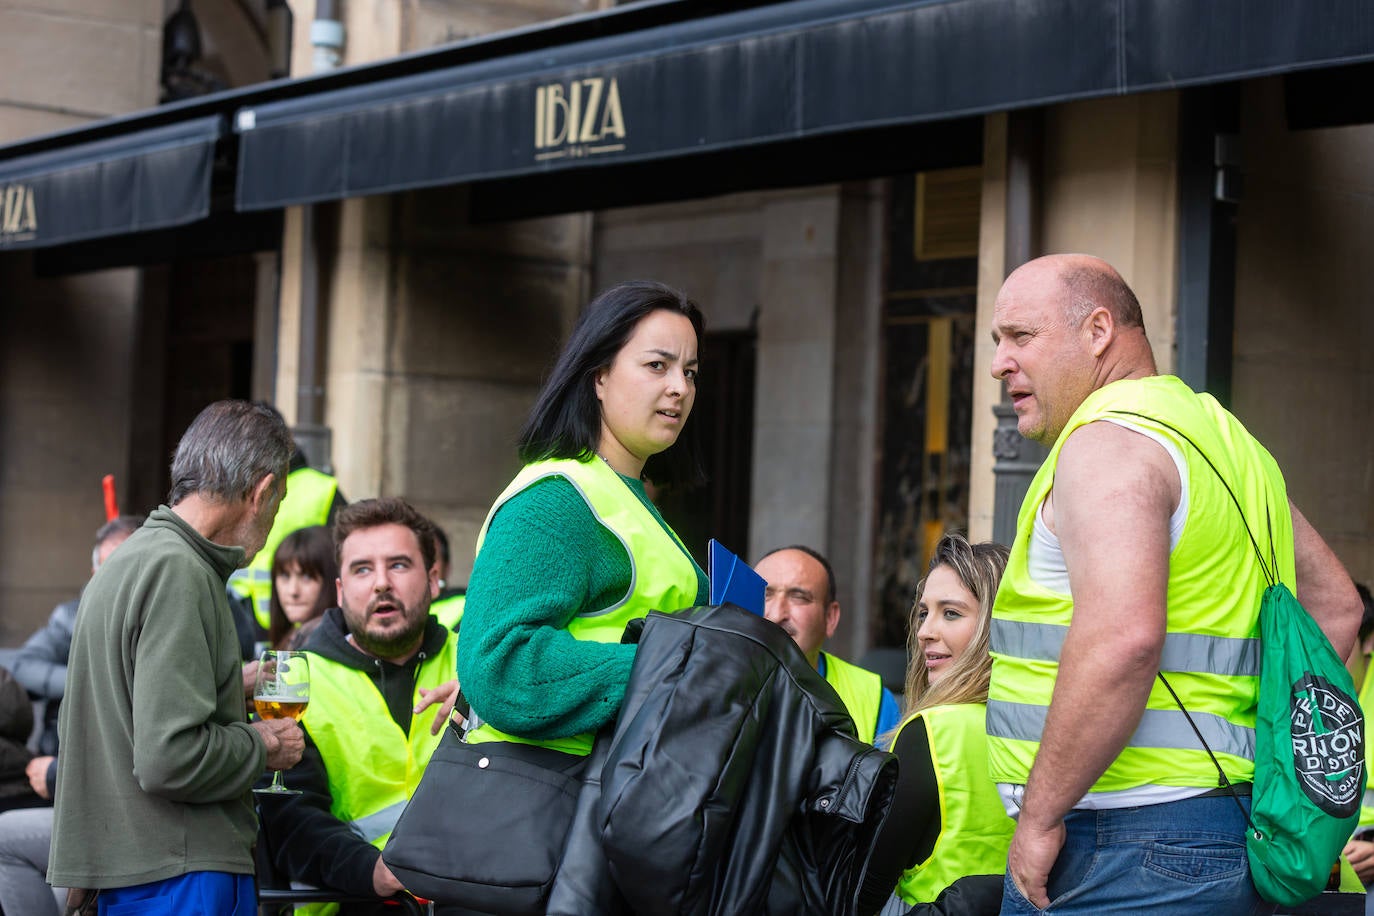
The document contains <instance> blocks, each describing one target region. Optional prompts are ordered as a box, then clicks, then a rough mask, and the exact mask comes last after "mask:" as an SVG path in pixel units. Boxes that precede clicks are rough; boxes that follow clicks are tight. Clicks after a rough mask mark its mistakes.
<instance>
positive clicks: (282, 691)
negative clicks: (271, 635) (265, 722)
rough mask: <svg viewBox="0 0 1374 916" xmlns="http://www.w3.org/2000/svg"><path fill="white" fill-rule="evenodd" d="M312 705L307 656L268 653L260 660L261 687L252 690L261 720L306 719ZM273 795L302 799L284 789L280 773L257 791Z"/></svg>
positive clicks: (270, 651)
mask: <svg viewBox="0 0 1374 916" xmlns="http://www.w3.org/2000/svg"><path fill="white" fill-rule="evenodd" d="M309 702H310V661H309V658H308V657H307V656H306V654H305V653H304V652H288V651H286V650H280V651H278V650H273V649H268V650H267V651H266V652H263V653H262V657H261V658H260V659H258V683H257V687H255V688H254V690H253V707H254V708H255V709H256V710H257V713H258V718H260V719H296V720H299V719H300V717H301V716H303V715H305V705H306V704H307V703H309ZM253 791H254V792H262V793H265V794H271V795H300V794H301V793H300V792H299V791H298V790H296V789H288V788H287V787H286V786H284V785H282V781H281V770H277V771H276V772H275V773H273V774H272V784H271V785H270V786H268V787H267V788H265V789H254V790H253Z"/></svg>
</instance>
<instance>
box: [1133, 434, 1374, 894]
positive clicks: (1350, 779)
mask: <svg viewBox="0 0 1374 916" xmlns="http://www.w3.org/2000/svg"><path fill="white" fill-rule="evenodd" d="M1115 412H1117V413H1121V414H1127V415H1130V416H1136V417H1141V418H1142V419H1147V420H1151V421H1153V422H1155V423H1158V424H1159V425H1161V426H1164V427H1167V428H1168V429H1171V430H1173V431H1174V432H1175V433H1177V434H1178V435H1179V436H1182V437H1183V438H1184V439H1185V440H1186V441H1187V442H1188V444H1189V445H1191V446H1192V447H1193V448H1195V449H1197V452H1198V454H1199V455H1201V456H1202V460H1203V461H1206V462H1207V464H1208V465H1209V466H1210V467H1211V468H1212V470H1213V471H1214V472H1215V473H1216V475H1217V478H1218V479H1219V480H1221V484H1222V486H1224V487H1226V491H1227V492H1228V493H1230V494H1231V501H1232V502H1233V503H1234V504H1235V506H1236V511H1237V512H1240V514H1241V521H1242V523H1244V525H1245V530H1246V532H1247V533H1248V534H1249V535H1250V546H1251V547H1253V548H1254V551H1255V558H1256V560H1258V561H1259V565H1260V568H1261V569H1262V570H1263V571H1264V578H1265V581H1266V582H1268V583H1269V587H1268V588H1266V589H1265V590H1264V595H1263V596H1262V597H1261V599H1260V612H1259V638H1260V644H1261V658H1260V665H1261V667H1260V678H1259V703H1258V707H1257V710H1256V714H1255V782H1254V787H1253V789H1252V796H1251V801H1250V814H1249V815H1248V818H1249V825H1250V832H1249V833H1248V834H1246V839H1245V850H1246V853H1247V854H1248V857H1249V859H1250V878H1251V880H1252V881H1254V883H1255V890H1256V891H1258V892H1259V895H1260V896H1261V897H1263V898H1264V899H1265V900H1268V901H1269V902H1270V903H1277V904H1280V905H1281V906H1295V905H1297V904H1299V903H1302V902H1304V901H1306V900H1310V899H1312V898H1313V897H1315V896H1316V895H1317V894H1319V893H1321V892H1322V890H1323V889H1324V888H1325V887H1326V882H1327V879H1328V878H1329V877H1330V876H1331V870H1332V866H1334V865H1336V863H1337V862H1339V861H1340V856H1341V850H1342V849H1343V848H1344V847H1345V844H1346V842H1347V841H1349V839H1350V835H1351V834H1352V833H1354V831H1355V826H1356V824H1357V823H1358V822H1359V819H1360V801H1361V799H1362V797H1363V795H1364V786H1365V778H1366V776H1367V774H1366V773H1365V765H1364V742H1365V735H1364V714H1363V713H1362V712H1361V711H1360V704H1359V703H1358V702H1356V700H1355V683H1354V681H1353V680H1352V678H1351V677H1350V672H1349V671H1347V670H1346V668H1345V663H1344V662H1343V661H1342V660H1341V658H1340V657H1339V656H1337V655H1336V650H1335V649H1334V648H1332V646H1331V641H1330V640H1328V639H1327V638H1326V634H1325V633H1323V632H1322V631H1321V627H1319V626H1317V622H1316V621H1315V620H1313V619H1312V615H1311V614H1309V613H1307V610H1306V608H1304V607H1303V606H1302V605H1301V604H1300V603H1299V602H1298V599H1297V598H1296V597H1295V596H1294V595H1293V593H1292V592H1291V591H1289V590H1288V586H1286V585H1284V584H1283V583H1282V582H1281V581H1280V580H1279V573H1278V570H1279V563H1278V558H1277V556H1275V554H1274V543H1273V542H1274V539H1273V534H1272V531H1271V532H1270V537H1269V556H1268V557H1265V555H1264V553H1263V552H1262V551H1261V550H1260V546H1259V541H1258V540H1256V538H1255V533H1254V529H1252V528H1251V527H1250V523H1249V520H1248V519H1246V518H1245V513H1244V511H1242V510H1241V507H1240V500H1238V499H1236V494H1235V492H1234V491H1233V490H1232V489H1231V487H1230V485H1229V484H1227V482H1226V478H1225V477H1222V475H1221V471H1219V470H1217V466H1216V465H1215V464H1212V459H1210V458H1208V457H1207V454H1206V453H1205V452H1203V451H1202V449H1201V448H1198V445H1197V443H1196V442H1194V441H1193V440H1192V439H1190V438H1189V437H1188V436H1187V434H1185V433H1183V432H1182V431H1180V430H1178V429H1175V428H1174V427H1173V426H1171V425H1170V424H1168V423H1165V422H1164V421H1162V420H1158V419H1155V418H1153V417H1146V416H1145V415H1144V414H1137V413H1131V412H1129V411H1115ZM1284 509H1285V511H1286V510H1287V506H1284ZM1159 679H1160V680H1161V681H1163V683H1164V686H1165V687H1166V688H1167V689H1168V691H1169V693H1170V694H1171V695H1172V696H1173V698H1174V702H1175V703H1177V704H1178V708H1179V709H1181V710H1183V714H1184V716H1185V717H1187V719H1188V724H1189V725H1191V726H1192V727H1193V731H1194V732H1196V733H1197V737H1198V740H1199V741H1200V742H1201V743H1202V746H1203V748H1205V749H1206V751H1207V753H1208V755H1209V756H1211V758H1212V763H1213V764H1214V765H1215V766H1216V768H1217V774H1218V775H1219V776H1220V779H1221V785H1222V786H1225V787H1227V788H1230V789H1231V794H1232V797H1236V792H1235V789H1234V787H1232V786H1231V782H1230V780H1229V779H1228V778H1227V776H1226V773H1225V772H1224V771H1223V770H1222V768H1221V764H1220V763H1219V762H1218V761H1217V758H1216V755H1215V754H1212V749H1211V748H1210V747H1208V746H1207V740H1206V739H1205V738H1203V737H1202V732H1201V731H1199V730H1198V727H1197V724H1196V723H1194V722H1193V717H1192V716H1191V715H1189V713H1188V710H1187V708H1186V707H1184V705H1183V702H1182V701H1181V700H1180V699H1179V698H1178V694H1177V693H1175V692H1174V688H1173V687H1171V686H1169V682H1168V681H1167V680H1165V678H1164V674H1163V672H1161V673H1160V675H1159ZM1236 804H1237V805H1240V799H1239V798H1238V797H1236ZM1241 810H1242V812H1243V811H1244V806H1241Z"/></svg>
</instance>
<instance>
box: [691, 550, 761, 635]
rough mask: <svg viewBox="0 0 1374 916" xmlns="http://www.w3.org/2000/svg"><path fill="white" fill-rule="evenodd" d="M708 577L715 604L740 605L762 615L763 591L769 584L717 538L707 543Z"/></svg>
mask: <svg viewBox="0 0 1374 916" xmlns="http://www.w3.org/2000/svg"><path fill="white" fill-rule="evenodd" d="M706 565H707V567H709V568H708V569H707V574H708V575H709V576H710V579H711V603H712V604H725V603H727V602H728V603H730V604H737V605H739V606H740V607H742V608H744V609H745V610H746V611H752V612H753V613H755V614H758V615H759V616H760V617H762V616H763V590H764V589H765V588H767V586H768V583H766V582H764V581H763V577H762V576H760V575H759V574H758V573H756V572H754V569H753V567H751V566H750V565H749V564H748V563H746V562H744V561H743V560H741V559H740V558H739V557H737V556H735V555H734V554H733V553H731V552H730V551H729V550H727V549H725V547H724V546H722V545H721V543H720V541H717V540H716V539H715V538H711V540H709V541H707V542H706Z"/></svg>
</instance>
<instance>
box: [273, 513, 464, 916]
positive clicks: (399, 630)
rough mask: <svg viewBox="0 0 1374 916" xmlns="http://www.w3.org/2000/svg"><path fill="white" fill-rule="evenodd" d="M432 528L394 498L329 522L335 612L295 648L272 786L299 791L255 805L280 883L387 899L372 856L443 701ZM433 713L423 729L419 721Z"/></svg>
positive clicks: (424, 751) (381, 866)
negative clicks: (294, 693)
mask: <svg viewBox="0 0 1374 916" xmlns="http://www.w3.org/2000/svg"><path fill="white" fill-rule="evenodd" d="M433 527H434V526H433V524H432V523H431V522H430V521H429V520H428V519H426V518H425V517H424V516H422V515H420V513H418V512H416V511H415V509H414V508H412V507H411V506H410V505H409V504H408V503H406V502H405V501H404V500H401V499H395V498H386V499H369V500H363V501H362V502H357V503H354V504H352V505H350V506H348V507H346V508H344V509H342V510H341V511H340V512H339V514H338V516H337V517H336V518H335V520H334V544H335V549H336V551H337V553H338V560H339V578H338V580H337V583H336V584H337V588H338V600H339V607H337V608H330V609H329V610H328V611H326V612H325V616H324V618H323V619H322V620H321V621H320V625H319V626H318V627H317V628H316V629H315V631H314V633H312V634H311V636H310V638H309V640H308V641H307V642H306V644H305V651H306V652H308V653H309V659H310V684H311V687H310V705H309V706H308V707H307V709H306V713H305V716H304V718H302V720H301V724H302V725H303V726H305V732H306V741H305V753H304V755H303V757H302V758H301V763H300V764H299V765H298V766H297V767H296V768H295V770H294V771H293V772H292V773H291V775H290V778H289V779H287V780H286V784H287V786H288V787H289V788H293V789H297V790H299V791H300V792H301V793H302V794H300V795H296V796H289V797H282V798H273V797H267V798H266V799H265V801H264V802H263V825H264V830H265V832H266V841H267V843H268V845H269V849H270V850H271V855H272V857H273V859H274V861H275V863H276V866H277V868H278V869H279V870H280V871H282V872H284V873H285V874H286V875H287V876H288V877H290V878H291V879H292V880H295V881H302V882H305V883H307V884H312V885H315V886H317V887H325V888H329V889H332V890H338V891H341V892H343V893H346V894H349V895H352V896H362V897H377V898H385V897H390V896H392V895H394V894H396V893H397V892H398V891H400V890H401V884H400V882H399V881H397V880H396V877H395V875H393V874H392V873H391V870H390V869H388V868H387V867H386V864H385V863H384V862H382V858H381V849H382V847H383V846H385V845H386V841H387V838H388V837H390V836H391V830H392V828H393V827H394V826H395V824H396V820H397V818H399V817H400V815H401V811H402V810H403V809H404V808H405V805H406V802H407V801H408V800H409V798H410V796H411V795H412V794H413V793H414V791H415V787H416V785H418V784H419V781H420V776H421V774H422V773H423V772H424V769H425V765H426V764H427V763H428V762H429V758H430V755H431V754H432V753H433V752H434V748H435V747H436V746H437V745H438V743H439V739H438V737H437V735H438V734H439V732H440V731H441V729H442V726H443V723H444V719H445V718H446V716H447V715H448V712H449V710H450V709H451V708H452V704H453V698H454V696H455V695H456V693H457V682H456V681H455V680H454V679H453V674H454V670H455V666H456V659H457V635H456V634H455V633H453V632H452V631H450V630H447V629H445V628H444V627H443V626H442V625H440V624H439V622H438V621H437V620H435V619H434V618H433V617H431V616H430V613H429V604H430V601H431V600H433V598H434V596H435V595H437V594H438V593H439V582H438V578H437V576H436V573H435V566H434V534H433ZM435 703H438V704H440V711H439V714H438V715H436V716H435V717H434V718H433V720H432V721H430V719H429V717H428V716H420V715H419V713H420V712H421V711H422V710H424V709H425V708H426V707H427V706H430V705H433V704H435ZM380 906H381V904H380V901H379V902H378V904H377V905H376V906H375V907H374V906H372V905H368V904H350V905H347V906H345V907H344V908H343V909H342V911H341V912H342V913H344V914H349V916H359V914H363V913H371V912H372V911H373V910H374V909H377V907H380ZM298 911H299V910H298ZM379 911H380V912H386V911H384V910H379ZM393 912H394V910H393Z"/></svg>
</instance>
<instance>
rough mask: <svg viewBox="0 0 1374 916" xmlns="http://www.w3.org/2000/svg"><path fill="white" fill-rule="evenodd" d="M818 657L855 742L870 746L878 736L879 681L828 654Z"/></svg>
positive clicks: (872, 674) (880, 707)
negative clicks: (856, 736)
mask: <svg viewBox="0 0 1374 916" xmlns="http://www.w3.org/2000/svg"><path fill="white" fill-rule="evenodd" d="M821 657H822V658H824V659H825V680H826V683H828V684H829V685H830V686H831V687H834V688H835V692H836V693H838V694H839V695H840V699H841V700H843V701H844V706H845V709H847V710H849V716H850V718H852V719H853V720H854V729H855V731H857V732H858V734H859V740H860V741H862V742H863V743H864V744H872V743H873V739H874V738H875V737H876V736H877V732H878V712H879V710H881V709H882V705H883V679H882V677H881V676H879V675H878V674H877V673H875V672H873V671H869V670H868V669H867V668H860V667H859V666H858V665H851V664H850V663H849V662H847V661H845V660H844V659H842V658H836V657H835V656H833V655H831V654H830V653H829V652H822V653H821Z"/></svg>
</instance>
